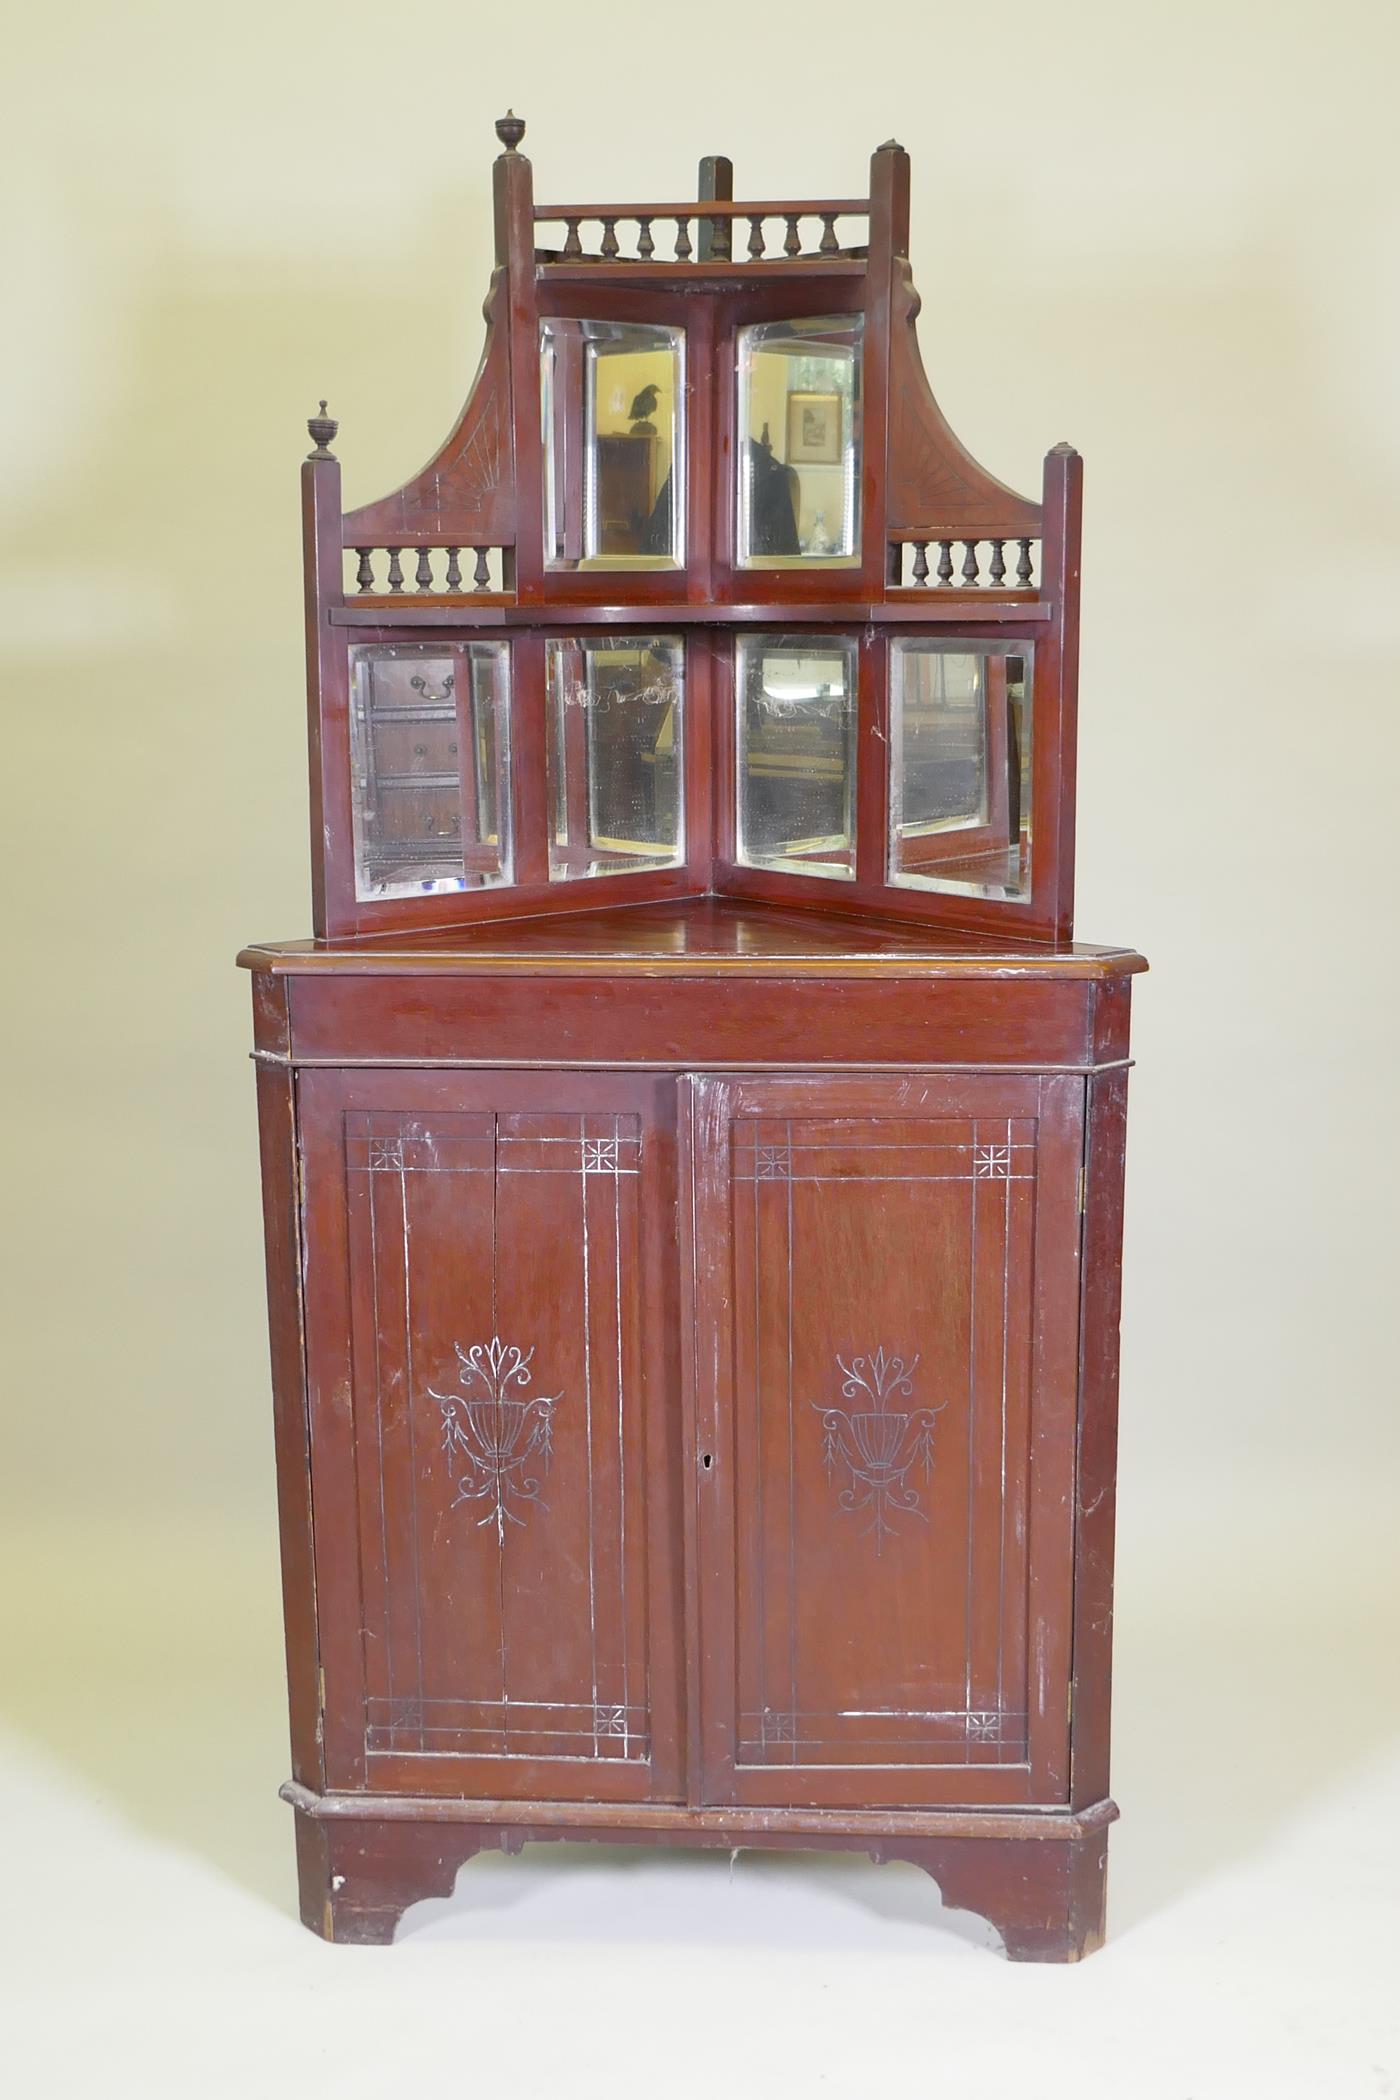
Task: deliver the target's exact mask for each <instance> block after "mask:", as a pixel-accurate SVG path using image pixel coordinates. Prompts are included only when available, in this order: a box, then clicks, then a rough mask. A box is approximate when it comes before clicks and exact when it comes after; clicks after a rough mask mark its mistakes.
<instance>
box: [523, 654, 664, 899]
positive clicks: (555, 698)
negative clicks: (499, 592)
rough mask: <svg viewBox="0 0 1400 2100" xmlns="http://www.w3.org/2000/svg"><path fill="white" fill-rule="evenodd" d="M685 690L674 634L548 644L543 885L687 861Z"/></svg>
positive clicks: (546, 660)
mask: <svg viewBox="0 0 1400 2100" xmlns="http://www.w3.org/2000/svg"><path fill="white" fill-rule="evenodd" d="M684 684H685V671H684V644H683V643H682V642H681V639H680V637H679V636H678V635H645V636H642V637H640V638H634V637H628V638H627V639H626V640H613V639H608V640H592V639H585V638H580V637H573V636H555V637H552V638H551V639H550V640H549V641H548V642H546V644H545V687H546V700H547V706H548V709H549V735H548V752H549V808H550V840H549V876H550V880H551V882H571V881H574V880H576V879H578V878H579V877H584V876H589V875H619V874H625V873H627V872H628V871H629V870H640V869H644V868H672V867H678V866H679V865H680V864H681V862H682V861H683V860H684V859H685V825H684V796H683V791H682V782H683V780H684V743H683V738H684V716H685V708H684Z"/></svg>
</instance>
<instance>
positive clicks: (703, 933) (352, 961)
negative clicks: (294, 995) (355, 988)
mask: <svg viewBox="0 0 1400 2100" xmlns="http://www.w3.org/2000/svg"><path fill="white" fill-rule="evenodd" d="M238 960H239V962H240V963H241V964H242V965H243V967H244V968H245V969H250V970H260V971H269V972H272V973H274V974H276V975H281V976H301V975H308V974H321V973H331V974H342V975H350V976H371V977H373V976H387V977H395V976H416V975H425V976H431V975H439V974H445V975H460V976H471V975H496V974H499V973H503V972H515V973H519V974H523V975H528V976H542V975H559V976H570V977H573V976H580V975H599V976H642V977H647V976H669V977H718V976H730V975H751V976H769V977H799V976H803V977H805V976H818V977H821V976H855V977H866V976H872V977H880V976H887V977H910V976H913V977H942V976H964V975H973V976H986V977H1022V976H1025V977H1037V978H1047V977H1048V978H1062V977H1078V978H1084V977H1089V978H1109V977H1127V976H1132V975H1134V974H1135V973H1136V972H1138V971H1140V970H1145V969H1146V968H1147V964H1146V962H1145V960H1144V959H1143V957H1142V956H1141V955H1139V954H1137V953H1136V951H1135V950H1133V949H1131V948H1120V947H1097V946H1093V945H1090V944H1088V943H1086V942H1079V941H1076V942H1074V943H1071V944H1070V945H1067V946H1064V947H1049V946H1046V945H1045V944H1044V943H1042V942H1034V941H1022V942H1018V941H1010V940H1003V939H997V938H993V937H992V936H978V935H973V934H956V933H949V932H942V931H939V930H936V929H933V928H923V927H911V926H899V925H892V924H888V923H884V922H881V921H879V920H875V919H860V918H856V917H853V916H850V915H847V914H837V913H824V912H817V911H806V910H786V909H783V908H781V907H774V906H766V907H765V906H763V905H754V904H739V903H734V902H731V901H729V900H727V899H724V898H718V897H698V898H688V899H685V900H682V901H680V902H678V903H670V904H648V905H630V906H619V907H616V908H614V909H612V910H607V911H592V912H576V913H556V914H554V915H552V916H549V917H541V918H535V919H516V920H498V921H497V922H495V923H494V924H489V925H480V926H476V927H458V928H453V929H451V930H443V931H440V932H437V933H415V934H403V933H400V934H395V935H382V936H376V937H373V938H361V939H357V940H346V941H310V940H299V941H266V942H257V943H254V944H253V945H251V946H249V947H247V948H245V949H244V950H243V951H242V953H241V954H240V955H239V958H238Z"/></svg>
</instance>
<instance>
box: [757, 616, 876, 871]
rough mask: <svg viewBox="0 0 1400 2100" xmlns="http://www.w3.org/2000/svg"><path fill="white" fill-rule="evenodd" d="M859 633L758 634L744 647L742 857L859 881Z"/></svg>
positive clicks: (759, 865)
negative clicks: (857, 770) (857, 767)
mask: <svg viewBox="0 0 1400 2100" xmlns="http://www.w3.org/2000/svg"><path fill="white" fill-rule="evenodd" d="M856 662H857V647H856V640H855V637H854V636H853V635H852V636H844V635H753V636H751V637H745V638H743V639H741V640H740V641H738V642H736V644H735V687H736V693H735V697H736V701H737V707H738V722H737V739H736V740H737V745H738V777H737V782H736V786H737V793H738V809H737V812H736V817H737V830H738V840H737V845H738V858H739V860H740V862H741V863H742V864H743V865H744V866H745V867H750V868H777V869H781V870H783V871H784V872H786V873H788V874H792V875H823V876H830V877H835V878H837V879H838V880H840V879H842V878H844V879H846V880H848V881H849V880H853V879H854V876H855V872H856V828H855V793H856Z"/></svg>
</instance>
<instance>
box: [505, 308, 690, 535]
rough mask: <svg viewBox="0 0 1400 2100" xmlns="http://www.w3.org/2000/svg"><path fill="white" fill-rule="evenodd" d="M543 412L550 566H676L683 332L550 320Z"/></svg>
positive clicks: (545, 335)
mask: <svg viewBox="0 0 1400 2100" xmlns="http://www.w3.org/2000/svg"><path fill="white" fill-rule="evenodd" d="M540 409H541V418H542V436H543V441H544V506H545V559H546V561H547V563H548V565H549V567H550V568H552V569H675V568H679V567H680V565H681V563H682V562H683V561H684V559H685V547H684V544H683V540H684V529H683V522H682V521H683V519H684V515H685V512H684V494H685V489H684V482H685V336H684V333H683V331H682V330H681V329H679V328H662V327H652V326H650V325H646V324H643V323H640V322H636V323H634V322H630V321H563V320H549V321H542V322H541V323H540Z"/></svg>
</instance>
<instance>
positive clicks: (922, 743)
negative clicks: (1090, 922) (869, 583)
mask: <svg viewBox="0 0 1400 2100" xmlns="http://www.w3.org/2000/svg"><path fill="white" fill-rule="evenodd" d="M1031 690H1032V688H1031V644H1030V643H1029V642H1013V643H1010V644H1007V645H1006V646H1001V645H998V644H993V643H984V644H979V645H978V646H977V647H976V648H975V649H973V648H970V647H969V645H968V644H967V643H966V642H965V641H962V642H959V641H953V640H948V641H942V640H923V639H918V640H912V639H911V640H907V641H897V642H892V643H891V645H890V738H889V750H890V840H889V879H890V881H891V883H893V884H894V885H895V886H896V887H897V888H900V889H920V890H942V891H945V892H947V893H949V894H951V895H955V896H964V897H997V898H1006V899H1012V900H1015V899H1025V898H1028V897H1029V896H1030V893H1031Z"/></svg>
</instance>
